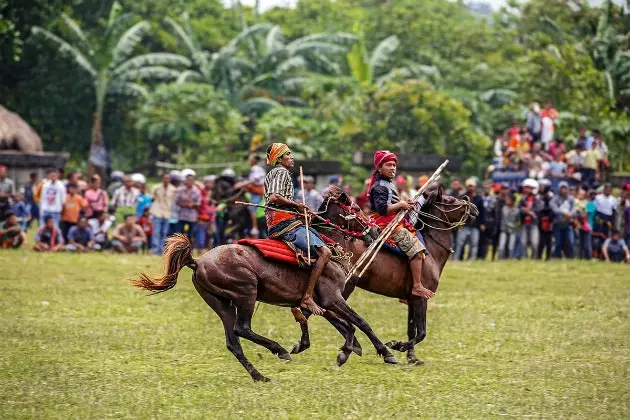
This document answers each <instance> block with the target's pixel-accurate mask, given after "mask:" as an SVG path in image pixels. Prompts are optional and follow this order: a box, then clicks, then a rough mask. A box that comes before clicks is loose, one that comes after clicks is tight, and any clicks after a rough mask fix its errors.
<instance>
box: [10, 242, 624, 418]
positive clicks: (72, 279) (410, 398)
mask: <svg viewBox="0 0 630 420" xmlns="http://www.w3.org/2000/svg"><path fill="white" fill-rule="evenodd" d="M0 267H1V269H0V296H1V297H0V316H1V319H2V322H1V323H0V337H1V340H0V395H2V399H1V401H0V418H2V419H8V418H51V417H54V418H63V419H67V418H104V417H116V418H238V417H244V416H246V417H254V416H257V417H259V418H271V417H273V418H278V417H282V418H304V417H311V418H370V417H371V418H380V417H393V416H396V417H398V418H417V417H423V418H493V417H503V416H508V417H537V418H541V417H544V418H553V419H555V418H569V417H570V418H629V417H630V392H629V391H630V382H629V378H630V350H629V348H628V345H629V343H630V319H629V308H630V268H629V267H628V266H627V265H626V266H621V265H604V264H603V263H581V262H571V263H564V262H553V263H530V262H505V263H450V264H449V265H448V266H447V268H446V271H445V274H444V276H443V278H442V284H441V287H440V290H439V293H438V295H437V297H436V298H435V299H434V300H432V302H431V303H430V305H429V314H428V336H427V338H426V340H425V342H423V343H421V344H420V345H418V346H417V354H418V356H419V357H420V358H422V359H423V360H425V361H426V365H424V366H421V367H410V366H408V365H407V364H406V361H405V358H404V355H403V354H399V353H397V354H396V355H397V357H398V360H399V362H400V364H399V365H396V366H390V365H385V364H384V363H383V362H382V361H381V359H379V358H377V357H376V356H375V353H374V350H373V348H372V347H371V346H370V345H369V342H368V340H367V339H366V338H365V336H363V335H362V334H361V335H359V339H360V340H361V343H362V344H363V348H364V355H363V357H356V356H354V355H353V356H352V357H351V358H350V360H349V361H348V363H347V364H346V365H345V366H343V367H342V368H337V367H336V366H335V358H336V355H337V349H338V347H339V346H340V345H341V344H342V342H343V340H342V338H341V336H339V335H338V334H337V332H336V331H335V330H333V328H332V327H331V326H329V325H328V324H327V323H326V322H325V321H324V320H322V319H314V320H312V321H311V331H312V335H311V338H312V347H311V349H310V350H309V351H307V352H306V353H303V354H301V355H297V356H295V357H294V360H293V362H290V363H287V362H283V361H280V360H279V359H277V358H276V357H274V356H273V355H271V354H270V353H269V352H268V351H267V350H265V349H263V348H261V347H258V346H256V345H254V344H252V343H250V342H247V341H244V344H243V346H244V349H245V353H246V355H247V356H248V357H249V358H250V360H251V361H252V362H253V363H254V364H255V365H256V366H257V368H258V369H259V370H260V371H261V372H262V373H263V374H264V375H266V376H268V377H270V378H271V379H272V380H273V381H272V382H271V383H268V384H261V383H254V382H252V381H251V379H250V378H249V375H248V374H247V373H246V372H245V370H244V369H242V367H241V366H240V364H239V363H238V362H237V361H236V359H235V358H234V357H233V356H232V355H231V354H230V353H229V352H228V351H227V349H226V348H225V342H224V335H223V329H222V326H221V323H220V322H219V320H218V318H217V317H216V315H215V314H214V313H213V312H212V311H211V309H210V308H208V307H207V306H206V304H205V303H204V302H203V301H202V300H201V298H200V297H199V296H198V295H197V293H196V292H195V290H194V289H193V287H192V285H191V282H190V271H189V270H188V269H185V270H184V272H183V274H182V275H181V276H180V280H179V283H178V285H177V287H176V288H175V289H173V290H171V291H169V292H167V293H164V294H161V295H157V296H152V297H145V296H144V294H143V293H142V292H140V291H137V290H134V289H132V288H131V287H130V286H129V285H128V283H127V282H126V281H125V280H124V279H125V278H127V277H129V276H132V275H134V274H135V273H136V272H137V270H139V269H145V270H149V271H151V272H154V273H155V272H157V271H159V270H160V269H161V262H160V261H159V260H158V259H156V258H151V257H136V256H128V257H119V256H111V255H90V256H75V255H36V254H34V253H31V252H28V251H18V252H10V251H4V252H0ZM350 302H351V304H352V305H353V307H354V308H355V309H356V310H357V311H358V312H359V313H360V314H362V315H364V317H365V318H366V319H367V320H368V321H369V322H370V323H371V325H372V327H373V328H374V330H375V331H376V333H377V334H378V335H379V336H380V337H381V339H383V340H384V341H387V340H391V339H403V338H405V337H406V328H405V317H406V308H405V306H403V305H401V304H399V303H397V301H395V300H393V299H387V298H384V297H380V296H376V295H372V294H368V293H366V292H363V291H359V292H357V293H356V294H355V295H354V296H353V298H352V299H351V301H350ZM254 330H255V331H257V332H259V333H261V334H263V335H266V336H268V337H270V338H273V339H274V340H277V341H279V342H280V343H281V344H283V345H284V346H286V347H288V348H289V347H290V346H291V345H292V344H293V343H295V342H296V341H297V339H298V337H299V328H298V326H297V324H295V322H294V321H293V319H292V316H291V314H290V311H289V310H288V309H282V308H276V307H271V306H267V305H261V306H260V307H259V309H258V312H257V314H256V316H255V318H254Z"/></svg>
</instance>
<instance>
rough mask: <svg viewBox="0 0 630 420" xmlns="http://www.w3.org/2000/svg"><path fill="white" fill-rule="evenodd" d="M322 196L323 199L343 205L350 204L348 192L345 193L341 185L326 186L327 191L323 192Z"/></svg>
mask: <svg viewBox="0 0 630 420" xmlns="http://www.w3.org/2000/svg"><path fill="white" fill-rule="evenodd" d="M323 198H324V201H327V200H335V201H337V202H339V203H342V204H345V205H350V204H351V203H350V198H349V197H348V194H346V192H345V191H344V190H343V189H342V188H341V187H338V186H337V185H331V186H330V187H329V188H328V191H326V194H324V196H323Z"/></svg>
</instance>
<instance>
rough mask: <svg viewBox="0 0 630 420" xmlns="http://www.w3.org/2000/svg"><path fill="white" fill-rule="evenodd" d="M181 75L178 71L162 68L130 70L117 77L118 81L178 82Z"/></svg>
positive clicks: (150, 67) (152, 67)
mask: <svg viewBox="0 0 630 420" xmlns="http://www.w3.org/2000/svg"><path fill="white" fill-rule="evenodd" d="M180 74H181V72H180V71H178V70H173V69H169V68H167V67H161V66H149V67H141V68H138V69H130V70H127V71H126V72H124V73H121V74H119V75H118V76H117V79H118V80H152V79H155V80H176V79H177V78H178V77H179V75H180Z"/></svg>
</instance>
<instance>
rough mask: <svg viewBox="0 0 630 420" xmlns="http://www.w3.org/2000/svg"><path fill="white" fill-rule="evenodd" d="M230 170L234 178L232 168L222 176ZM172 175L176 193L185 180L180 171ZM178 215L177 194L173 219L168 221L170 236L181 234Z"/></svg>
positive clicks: (172, 209) (172, 210)
mask: <svg viewBox="0 0 630 420" xmlns="http://www.w3.org/2000/svg"><path fill="white" fill-rule="evenodd" d="M228 170H229V171H231V172H232V175H231V176H232V177H234V171H233V170H231V169H230V168H227V169H224V170H223V171H222V172H221V176H224V174H226V173H229V171H228ZM170 175H171V184H172V185H173V186H174V187H175V188H176V191H177V188H179V187H180V185H181V184H182V182H183V181H184V178H183V177H182V173H181V172H180V171H176V170H173V171H171V173H170ZM226 176H227V175H226ZM178 215H179V206H178V205H177V202H176V201H175V194H173V206H172V207H171V218H170V219H168V234H169V235H173V234H175V233H179V218H178Z"/></svg>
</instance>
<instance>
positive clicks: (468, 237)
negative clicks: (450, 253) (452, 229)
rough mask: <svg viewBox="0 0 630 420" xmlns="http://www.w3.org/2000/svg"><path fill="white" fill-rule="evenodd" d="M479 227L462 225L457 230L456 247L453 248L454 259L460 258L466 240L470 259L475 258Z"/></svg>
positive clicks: (477, 247)
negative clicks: (468, 245) (468, 244)
mask: <svg viewBox="0 0 630 420" xmlns="http://www.w3.org/2000/svg"><path fill="white" fill-rule="evenodd" d="M479 234H480V231H479V229H477V228H475V227H472V226H464V227H463V228H462V229H461V230H460V231H459V232H457V247H456V248H455V259H457V260H459V259H461V258H462V254H463V253H464V247H465V246H466V242H470V259H471V260H473V261H474V260H476V259H477V250H478V249H479Z"/></svg>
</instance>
